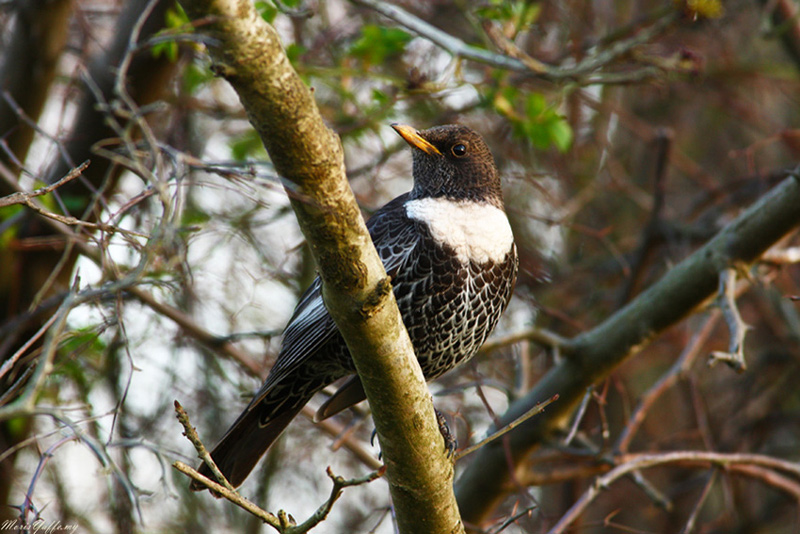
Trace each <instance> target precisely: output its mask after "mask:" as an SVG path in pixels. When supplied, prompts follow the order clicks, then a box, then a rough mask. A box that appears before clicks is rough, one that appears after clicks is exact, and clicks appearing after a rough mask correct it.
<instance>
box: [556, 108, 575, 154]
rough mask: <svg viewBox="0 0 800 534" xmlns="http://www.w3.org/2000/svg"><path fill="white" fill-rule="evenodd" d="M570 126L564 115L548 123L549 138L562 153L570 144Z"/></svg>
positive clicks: (571, 135)
mask: <svg viewBox="0 0 800 534" xmlns="http://www.w3.org/2000/svg"><path fill="white" fill-rule="evenodd" d="M573 137H574V136H573V133H572V126H570V125H569V122H567V120H566V119H565V118H564V117H559V118H558V120H556V121H553V123H552V124H551V125H550V138H551V139H552V140H553V144H554V145H555V146H556V148H557V149H558V151H559V152H561V153H564V152H566V151H567V150H569V147H571V146H572V139H573Z"/></svg>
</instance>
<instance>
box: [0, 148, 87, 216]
mask: <svg viewBox="0 0 800 534" xmlns="http://www.w3.org/2000/svg"><path fill="white" fill-rule="evenodd" d="M89 163H90V162H89V160H88V159H87V160H86V161H84V162H83V163H81V164H80V165H78V166H77V167H75V168H74V169H72V170H71V171H69V173H67V175H66V176H64V177H63V178H61V179H60V180H58V181H57V182H55V183H52V184H50V185H48V186H46V187H41V188H39V189H36V190H34V191H31V192H30V193H27V192H25V191H18V192H16V193H12V194H10V195H7V196H4V197H2V198H0V208H3V207H5V206H12V205H14V204H26V205H28V203H29V202H30V199H32V198H34V197H39V196H42V195H46V194H48V193H52V192H53V191H55V190H56V189H58V188H59V187H61V186H62V185H64V184H66V183H68V182H71V181H72V180H74V179H75V178H77V177H78V176H80V175H81V174H82V173H83V171H85V170H86V168H87V167H88V166H89ZM14 185H16V184H14Z"/></svg>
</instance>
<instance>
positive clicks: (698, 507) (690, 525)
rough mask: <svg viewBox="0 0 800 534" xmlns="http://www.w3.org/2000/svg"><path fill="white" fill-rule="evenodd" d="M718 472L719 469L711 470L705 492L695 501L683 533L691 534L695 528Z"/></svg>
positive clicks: (704, 488)
mask: <svg viewBox="0 0 800 534" xmlns="http://www.w3.org/2000/svg"><path fill="white" fill-rule="evenodd" d="M717 473H719V471H718V470H717V469H714V470H713V471H711V475H710V476H709V477H708V480H707V481H706V485H705V486H704V487H703V493H701V494H700V498H699V499H697V503H695V505H694V509H693V510H692V513H691V515H690V516H689V519H687V520H686V524H685V525H684V526H683V529H682V530H681V534H691V532H692V531H693V530H694V526H695V523H696V522H697V516H698V515H700V510H701V509H702V508H703V504H704V503H705V502H706V499H707V498H708V494H709V493H711V488H712V487H713V486H714V482H716V480H717Z"/></svg>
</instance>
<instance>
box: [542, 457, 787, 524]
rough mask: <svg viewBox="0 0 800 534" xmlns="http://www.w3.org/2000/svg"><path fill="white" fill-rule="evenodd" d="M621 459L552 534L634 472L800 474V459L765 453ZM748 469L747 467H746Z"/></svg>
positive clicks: (575, 505)
mask: <svg viewBox="0 0 800 534" xmlns="http://www.w3.org/2000/svg"><path fill="white" fill-rule="evenodd" d="M618 460H619V461H620V462H621V463H620V465H618V466H617V467H615V468H614V469H612V470H611V471H609V472H608V473H606V474H605V475H602V476H600V477H598V478H597V479H596V480H595V481H594V483H593V484H592V485H591V486H590V487H589V489H587V490H586V492H585V493H584V494H583V495H582V496H581V497H580V499H578V500H577V501H576V502H575V504H573V505H572V507H571V508H570V509H569V510H567V512H566V513H565V514H564V515H563V516H562V517H561V519H559V521H558V523H556V524H555V525H554V526H553V527H552V528H551V529H550V530H549V531H548V534H561V533H563V532H566V530H567V529H568V528H569V526H570V525H571V524H572V523H573V522H574V521H575V520H576V519H577V518H578V517H579V516H580V515H581V514H582V513H583V512H584V511H585V510H586V509H587V508H588V506H589V504H591V503H592V501H594V499H595V498H597V496H598V495H600V493H602V491H603V490H604V489H606V488H608V487H609V486H610V485H611V484H613V483H614V482H615V481H617V480H619V479H620V478H622V477H624V476H627V475H628V474H630V473H631V472H634V471H638V470H640V469H647V468H650V467H657V466H660V465H665V464H672V463H682V464H689V465H701V466H707V465H709V464H710V465H712V466H719V467H723V468H728V467H731V466H736V465H738V464H744V465H755V466H759V467H762V468H767V469H769V470H772V471H782V472H784V473H787V474H790V475H792V476H794V477H795V478H800V463H796V462H788V461H785V460H780V459H778V458H775V457H772V456H767V455H763V454H737V453H730V454H727V453H720V452H708V451H675V452H667V453H659V454H631V455H623V456H621V457H620V458H618ZM742 472H743V473H747V472H746V471H742Z"/></svg>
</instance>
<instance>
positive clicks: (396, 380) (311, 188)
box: [182, 0, 463, 532]
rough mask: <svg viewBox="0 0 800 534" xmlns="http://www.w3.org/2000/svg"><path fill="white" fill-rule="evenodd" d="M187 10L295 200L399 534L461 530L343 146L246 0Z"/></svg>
mask: <svg viewBox="0 0 800 534" xmlns="http://www.w3.org/2000/svg"><path fill="white" fill-rule="evenodd" d="M182 4H183V6H184V8H185V9H186V11H187V13H189V15H190V17H192V18H193V19H205V20H208V21H210V22H209V24H207V25H205V26H203V27H202V29H203V31H207V32H208V33H210V34H211V35H212V37H213V38H214V39H215V40H216V42H218V43H219V45H218V46H217V47H215V48H214V49H212V50H210V53H211V56H212V59H213V61H214V67H213V68H214V69H215V71H216V72H217V73H218V74H219V75H221V76H223V77H225V79H226V80H228V81H229V82H230V83H231V85H232V86H233V88H234V89H235V90H236V92H237V93H238V95H239V98H240V99H241V101H242V104H243V105H244V108H245V109H246V110H247V113H248V116H249V118H250V121H251V122H252V124H253V126H255V128H256V130H257V131H258V133H259V135H260V136H261V139H262V140H263V142H264V145H265V146H266V148H267V151H268V152H269V154H270V158H271V159H272V161H273V163H274V165H275V169H276V170H277V171H278V173H279V174H280V176H281V177H282V178H283V179H284V185H285V187H286V188H287V189H288V190H290V191H289V192H290V193H291V194H290V195H289V197H290V199H291V201H292V206H293V208H294V210H295V213H296V214H297V219H298V221H299V223H300V228H301V230H302V231H303V234H304V235H305V237H306V239H307V240H308V242H309V244H310V245H311V249H312V252H313V254H314V258H315V260H316V261H317V265H318V266H319V270H320V275H321V277H322V280H323V294H324V298H325V302H326V305H327V307H328V310H329V311H330V313H331V315H332V316H333V318H334V320H335V321H336V324H337V325H338V326H339V330H340V331H341V333H342V335H343V337H344V339H345V341H346V342H347V345H348V347H349V348H350V352H351V354H352V355H353V360H354V362H355V364H356V368H357V369H358V372H359V375H360V376H361V380H362V383H363V384H364V390H365V392H366V394H367V398H368V399H369V401H370V406H371V408H372V412H373V415H374V419H375V425H376V428H377V431H378V436H379V438H380V443H381V448H382V450H383V455H384V458H385V461H386V466H387V472H386V477H387V479H388V481H389V486H390V490H391V493H392V499H393V503H394V508H395V512H396V517H397V520H398V524H399V527H400V531H401V532H458V531H461V530H463V527H462V526H461V522H460V519H459V516H458V509H457V507H456V504H455V499H454V497H453V492H452V476H453V469H452V464H451V463H450V462H449V461H448V460H447V459H446V457H445V455H444V445H443V443H442V438H441V436H440V434H439V431H438V426H437V424H436V419H435V417H434V413H433V406H432V404H431V402H430V396H429V394H428V392H427V387H426V386H425V380H424V378H423V376H422V372H421V370H420V368H419V365H418V363H417V362H416V358H415V357H414V352H413V348H412V346H411V342H410V340H409V339H408V335H407V334H406V332H405V328H404V327H403V324H402V320H401V317H400V314H399V312H398V310H397V306H396V303H395V301H394V295H393V294H392V291H391V285H390V282H389V280H388V278H387V276H386V273H385V271H384V269H383V265H382V264H381V262H380V259H379V258H378V255H377V253H376V252H375V248H374V247H373V246H372V242H371V240H370V238H369V234H368V232H367V229H366V226H365V224H364V221H363V219H362V218H361V214H360V211H359V208H358V205H357V204H356V202H355V199H354V197H353V194H352V191H351V190H350V187H349V184H348V182H347V179H346V176H345V169H344V160H343V155H342V147H341V144H340V142H339V139H338V137H337V136H336V134H335V133H333V132H332V131H330V130H329V129H328V128H327V127H326V126H325V124H324V123H323V121H322V118H321V117H320V115H319V111H318V109H317V106H316V104H315V102H314V99H313V97H312V95H311V92H310V91H309V89H308V88H307V87H306V86H305V85H304V84H303V82H302V80H301V79H300V78H299V76H297V74H296V73H295V71H294V69H293V68H292V66H291V64H290V63H289V60H288V58H287V57H286V54H285V53H284V51H283V49H282V47H281V44H280V41H279V37H278V34H277V33H276V32H275V30H274V29H273V28H272V27H271V26H269V25H268V24H267V23H266V22H264V20H263V19H261V18H260V17H259V16H258V15H257V14H256V12H255V10H254V9H253V6H252V2H251V1H250V0H183V1H182ZM298 193H299V194H298Z"/></svg>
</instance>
